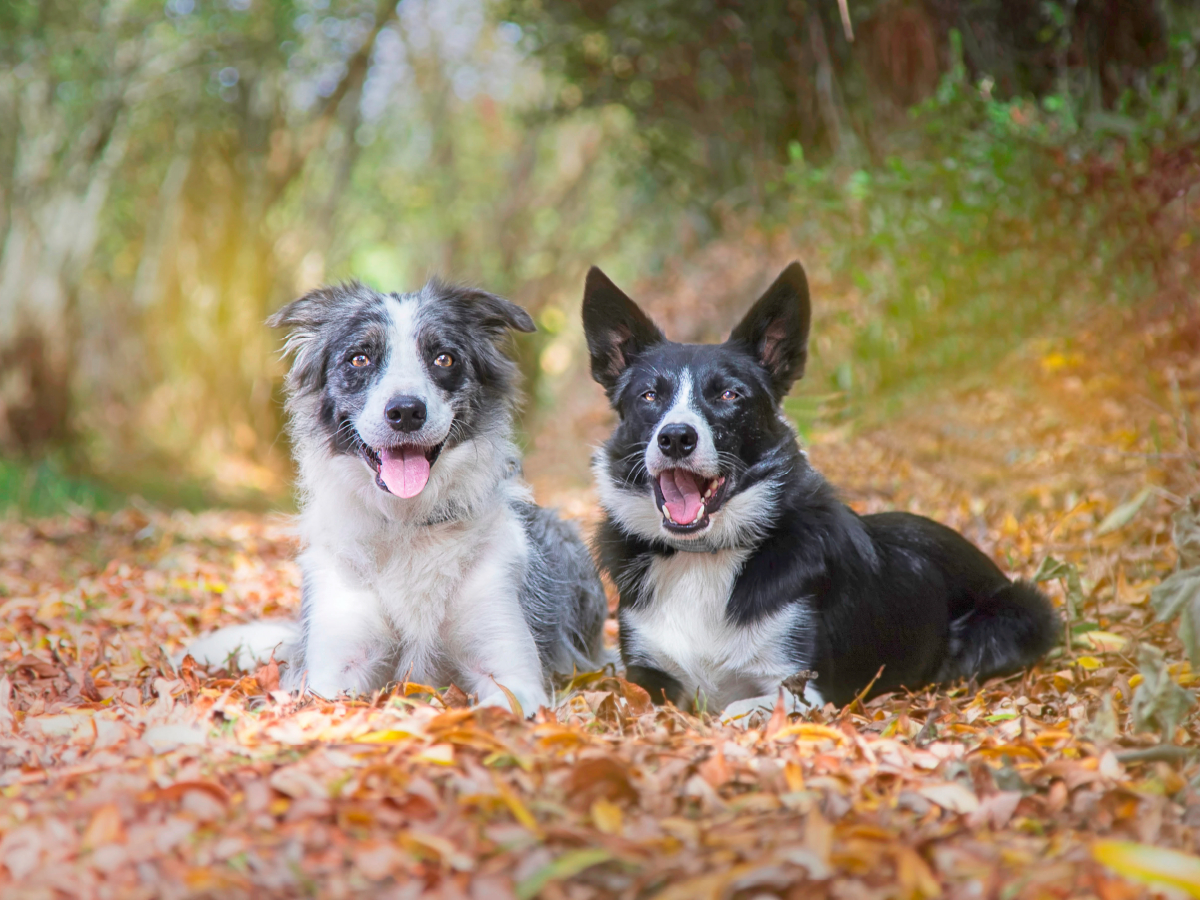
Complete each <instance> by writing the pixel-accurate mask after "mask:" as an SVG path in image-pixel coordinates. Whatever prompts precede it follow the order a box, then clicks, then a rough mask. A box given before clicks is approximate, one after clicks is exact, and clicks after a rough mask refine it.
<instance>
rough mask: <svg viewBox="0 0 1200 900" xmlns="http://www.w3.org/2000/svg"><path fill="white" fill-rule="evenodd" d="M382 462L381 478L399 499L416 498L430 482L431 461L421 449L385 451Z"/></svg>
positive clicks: (404, 448)
mask: <svg viewBox="0 0 1200 900" xmlns="http://www.w3.org/2000/svg"><path fill="white" fill-rule="evenodd" d="M380 460H381V462H380V465H379V476H380V477H381V478H382V479H383V483H384V484H386V485H387V489H388V490H389V491H391V492H392V493H393V494H395V495H396V496H397V497H403V498H404V499H406V500H407V499H408V498H409V497H415V496H417V494H419V493H421V491H422V490H423V489H424V487H425V482H427V481H429V460H427V459H426V458H425V451H424V450H423V449H421V448H420V447H396V448H394V449H388V450H384V451H383V454H382V455H381V457H380Z"/></svg>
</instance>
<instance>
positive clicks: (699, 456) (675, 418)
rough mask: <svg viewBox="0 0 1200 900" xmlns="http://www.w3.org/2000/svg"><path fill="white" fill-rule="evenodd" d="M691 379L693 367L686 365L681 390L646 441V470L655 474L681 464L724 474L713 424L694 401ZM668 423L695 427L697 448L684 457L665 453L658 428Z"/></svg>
mask: <svg viewBox="0 0 1200 900" xmlns="http://www.w3.org/2000/svg"><path fill="white" fill-rule="evenodd" d="M692 381H693V379H692V370H691V369H684V370H683V371H682V372H680V373H679V390H678V392H677V393H676V394H675V402H674V403H672V404H671V408H670V409H668V410H667V411H666V412H665V413H663V417H662V418H661V419H660V420H659V422H658V424H657V425H656V426H654V434H652V435H650V442H649V443H648V444H646V471H648V472H649V473H650V474H651V475H652V476H653V477H656V478H657V477H658V475H659V474H660V473H662V472H663V471H665V470H666V469H674V468H676V467H678V466H680V465H682V466H683V468H685V469H687V470H688V471H690V472H696V473H697V474H699V475H703V476H704V477H705V478H716V477H717V476H718V475H720V474H721V467H720V460H719V458H718V456H717V445H716V444H715V443H714V442H713V434H712V428H711V427H710V426H709V424H708V420H707V419H705V418H704V416H702V415H700V411H699V410H698V409H696V404H695V403H694V402H692V387H693V384H692ZM668 425H691V426H692V427H693V428H695V429H696V449H695V450H693V451H692V452H691V453H689V454H688V457H687V459H686V460H685V461H682V462H681V461H680V460H677V459H671V458H670V457H668V456H665V455H664V454H663V452H662V450H660V449H659V447H658V435H659V432H661V431H662V430H663V428H665V427H666V426H668Z"/></svg>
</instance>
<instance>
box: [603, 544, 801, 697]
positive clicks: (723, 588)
mask: <svg viewBox="0 0 1200 900" xmlns="http://www.w3.org/2000/svg"><path fill="white" fill-rule="evenodd" d="M747 555H748V551H746V550H718V551H716V552H713V553H676V554H673V555H671V556H656V557H655V558H654V560H653V561H652V562H651V563H650V568H649V571H648V572H647V574H646V576H645V579H644V581H643V582H642V590H643V594H644V597H645V601H646V602H645V603H644V604H643V605H641V606H638V607H635V608H628V609H625V610H622V612H621V626H622V630H623V631H624V633H625V634H626V635H628V636H629V638H630V639H631V640H632V645H631V646H630V647H629V651H630V652H629V661H631V662H638V661H641V660H645V663H646V664H647V665H651V666H653V667H655V668H658V669H661V670H662V671H664V672H667V673H668V674H670V675H672V676H674V677H675V678H676V679H678V680H679V682H680V683H681V684H682V685H683V688H684V692H685V695H686V696H688V697H689V698H690V697H692V696H694V695H697V694H698V695H699V697H698V699H699V705H700V706H701V707H706V708H708V709H710V710H714V709H722V708H724V707H725V706H726V705H727V704H729V703H732V702H733V701H736V700H741V699H744V698H747V697H755V696H758V695H763V694H766V693H768V692H769V691H771V690H773V689H775V688H776V687H777V686H778V685H779V683H780V682H781V681H782V680H783V679H784V678H787V677H788V676H789V675H793V674H795V672H796V669H797V666H796V663H795V660H793V659H790V658H789V657H788V654H787V652H786V646H785V645H786V642H785V641H784V640H783V639H782V637H783V635H785V634H787V633H789V632H791V631H793V630H794V629H795V628H796V627H797V626H801V627H802V626H803V616H804V615H805V612H804V607H803V606H802V605H801V604H798V603H797V604H790V605H789V606H787V607H785V608H784V609H783V610H781V611H780V612H778V613H776V614H775V615H772V616H766V617H764V618H762V619H760V620H759V621H757V622H755V623H754V624H753V625H738V624H735V623H733V622H730V621H729V619H728V618H727V616H726V608H727V606H728V602H729V595H730V593H731V592H732V590H733V585H734V582H735V580H736V579H737V576H738V573H739V572H740V571H741V568H742V564H743V563H744V562H745V560H746V556H747ZM773 702H774V701H772V703H773Z"/></svg>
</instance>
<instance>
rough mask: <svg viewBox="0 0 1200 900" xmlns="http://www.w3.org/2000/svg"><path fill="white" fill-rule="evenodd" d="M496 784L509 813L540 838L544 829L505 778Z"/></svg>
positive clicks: (499, 779) (496, 780)
mask: <svg viewBox="0 0 1200 900" xmlns="http://www.w3.org/2000/svg"><path fill="white" fill-rule="evenodd" d="M495 782H496V792H497V793H498V794H499V795H500V797H501V799H502V800H504V804H505V805H506V806H507V807H508V810H509V812H511V813H512V814H513V818H514V819H516V820H517V821H518V822H520V823H521V824H522V825H524V826H525V827H526V828H528V829H529V830H530V831H531V832H533V833H534V834H536V835H538V836H539V837H540V836H541V834H542V829H541V827H540V826H539V825H538V822H537V819H535V818H534V817H533V813H531V812H530V811H529V807H527V806H526V805H525V804H524V803H522V802H521V798H520V797H518V796H517V794H516V792H515V791H514V790H513V789H512V788H510V787H509V786H508V783H507V782H505V781H504V779H503V778H500V777H499V776H497V777H496V779H495ZM618 812H620V810H618Z"/></svg>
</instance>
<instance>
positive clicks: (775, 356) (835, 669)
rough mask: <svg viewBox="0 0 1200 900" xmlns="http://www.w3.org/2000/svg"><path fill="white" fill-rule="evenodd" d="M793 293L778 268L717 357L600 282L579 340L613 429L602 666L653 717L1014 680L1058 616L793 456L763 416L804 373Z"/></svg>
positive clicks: (967, 556)
mask: <svg viewBox="0 0 1200 900" xmlns="http://www.w3.org/2000/svg"><path fill="white" fill-rule="evenodd" d="M809 318H810V310H809V297H808V283H807V279H806V278H805V275H804V270H803V269H802V268H801V266H800V265H799V264H798V263H793V264H792V265H790V266H788V267H787V269H785V270H784V272H783V274H782V275H780V276H779V278H778V279H777V280H776V281H775V283H774V284H772V285H771V287H770V288H768V289H767V291H766V293H765V294H763V296H762V297H761V298H760V299H759V300H758V302H757V303H755V304H754V306H753V308H751V310H750V311H749V312H748V313H747V314H746V317H745V318H744V319H743V320H742V322H741V323H740V324H739V325H738V326H737V327H736V328H734V329H733V332H732V334H731V335H730V336H729V339H728V340H727V341H725V343H723V344H716V345H696V344H678V343H675V342H673V341H668V340H667V339H666V338H665V337H664V336H663V334H662V332H661V331H660V330H659V329H658V327H657V326H656V325H655V324H654V323H653V322H652V321H651V320H650V318H649V317H648V316H647V315H646V314H645V313H644V312H643V311H642V310H641V309H640V308H639V307H638V306H637V304H635V303H634V302H633V301H632V300H631V299H630V298H629V297H627V296H626V295H625V294H624V293H622V292H621V290H620V289H619V288H617V286H616V285H614V284H613V283H612V282H611V281H610V280H609V279H608V278H607V277H606V276H605V275H604V273H603V272H601V271H600V270H599V269H596V268H593V269H592V270H591V271H590V272H589V273H588V277H587V285H586V288H585V291H584V299H583V323H584V330H585V332H586V335H587V343H588V349H589V351H590V354H591V365H592V375H593V377H594V378H595V379H596V381H597V382H599V383H600V385H601V386H603V388H604V390H605V392H606V393H607V394H608V399H609V402H610V403H611V405H612V408H613V409H614V410H615V411H616V412H617V415H618V423H617V426H616V429H615V430H614V432H613V434H612V437H611V438H610V439H609V440H608V442H607V443H605V444H604V445H603V447H602V448H601V449H600V450H599V451H598V452H597V454H596V457H595V460H594V470H595V477H596V481H597V484H598V489H599V494H600V501H601V504H602V506H603V508H604V512H605V518H604V521H603V523H602V525H601V527H600V531H599V533H598V536H597V546H598V552H599V556H600V561H601V566H602V567H603V568H604V569H605V570H606V571H607V572H608V574H609V575H610V576H611V577H612V579H613V581H614V583H615V584H616V586H617V588H618V590H619V591H620V612H619V619H620V628H621V632H620V633H621V655H622V657H623V660H624V663H625V666H626V670H627V673H628V677H629V679H630V680H631V681H634V682H636V683H638V684H640V685H641V686H642V687H644V688H646V689H647V690H648V691H649V692H650V693H651V695H652V696H653V697H654V699H656V700H659V701H661V700H663V699H664V698H665V699H666V700H669V701H671V702H673V703H675V704H677V705H681V706H682V705H687V704H697V705H698V706H700V707H702V708H706V709H708V710H710V711H712V710H718V709H724V711H725V716H724V717H725V718H726V719H727V720H729V719H736V718H738V717H744V716H745V715H746V714H747V713H748V712H750V711H751V710H755V709H758V708H761V707H764V706H765V707H767V708H769V707H771V706H773V705H774V704H775V702H776V698H777V696H778V692H779V688H780V686H781V684H782V683H783V682H784V681H785V679H788V680H789V683H790V684H791V685H793V686H796V685H798V682H796V681H790V677H791V676H794V675H796V674H797V673H800V672H802V671H805V670H808V671H812V672H815V673H816V677H815V678H814V679H812V680H811V681H810V682H809V683H808V685H807V686H806V687H805V688H803V695H804V696H803V697H797V696H795V695H792V694H791V693H790V691H789V692H787V698H788V701H789V705H790V708H791V709H792V710H793V711H795V710H798V709H800V708H801V704H802V703H806V704H822V703H824V702H827V701H828V702H833V703H835V704H839V705H842V704H845V703H847V702H849V701H850V700H852V699H853V698H854V697H855V695H856V694H857V693H859V692H861V691H862V690H863V689H865V688H866V687H867V686H868V685H869V684H870V683H871V680H872V678H874V677H875V675H876V673H877V672H879V670H880V668H881V667H882V674H880V676H879V678H878V680H877V681H876V682H875V683H874V686H873V688H872V693H873V694H878V693H883V692H887V691H892V690H896V689H899V688H912V689H916V688H920V687H923V686H925V685H929V684H941V683H946V682H951V681H954V680H956V679H960V678H974V679H977V680H980V681H982V680H983V679H987V678H991V677H993V676H996V675H1005V674H1008V673H1012V672H1015V671H1017V670H1019V669H1021V668H1023V667H1025V666H1027V665H1030V664H1031V663H1033V662H1034V661H1036V660H1037V659H1038V658H1039V657H1041V656H1042V655H1043V654H1044V653H1045V652H1046V651H1047V650H1048V649H1049V648H1050V647H1051V646H1052V645H1053V644H1054V642H1055V640H1056V637H1057V635H1058V624H1057V616H1056V614H1055V613H1054V611H1053V609H1052V607H1051V605H1050V603H1049V601H1048V600H1047V599H1046V598H1045V597H1044V596H1043V595H1042V594H1041V593H1039V592H1038V590H1037V589H1036V588H1034V587H1033V586H1032V585H1030V584H1027V583H1024V582H1012V581H1010V580H1009V579H1008V578H1006V577H1005V576H1004V574H1003V573H1002V572H1001V571H1000V570H999V569H998V568H997V567H996V565H995V564H994V563H993V562H992V561H991V560H990V559H988V557H987V556H985V555H984V554H983V553H982V552H981V551H980V550H978V549H977V548H976V547H975V546H974V545H972V544H971V543H970V542H968V541H967V540H966V539H965V538H963V537H962V536H961V535H959V534H958V533H957V532H954V531H952V530H951V529H949V528H946V527H945V526H943V525H939V524H938V523H936V522H933V521H931V520H929V519H925V518H922V517H920V516H915V515H910V514H907V513H883V514H880V515H870V516H859V515H857V514H855V513H854V512H853V511H852V510H850V509H849V508H847V507H846V506H844V505H843V504H842V503H840V502H839V501H838V499H837V496H836V494H835V492H834V491H833V489H832V488H831V487H830V486H829V484H828V483H826V481H825V480H824V479H823V478H822V477H821V476H820V475H819V474H818V473H817V472H816V471H815V470H814V469H813V468H812V466H811V465H810V464H809V462H808V459H807V457H806V455H805V453H804V451H802V450H801V449H800V448H799V446H798V445H797V440H796V433H795V431H794V430H793V428H792V426H791V425H790V424H789V423H788V421H787V420H786V419H785V417H784V415H783V411H782V408H781V404H782V401H783V398H784V396H785V395H786V394H787V392H788V389H789V388H790V387H791V386H792V383H793V382H794V381H795V380H796V379H798V378H799V377H800V376H801V375H803V374H804V365H805V362H806V359H807V354H808V350H807V347H808V329H809Z"/></svg>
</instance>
